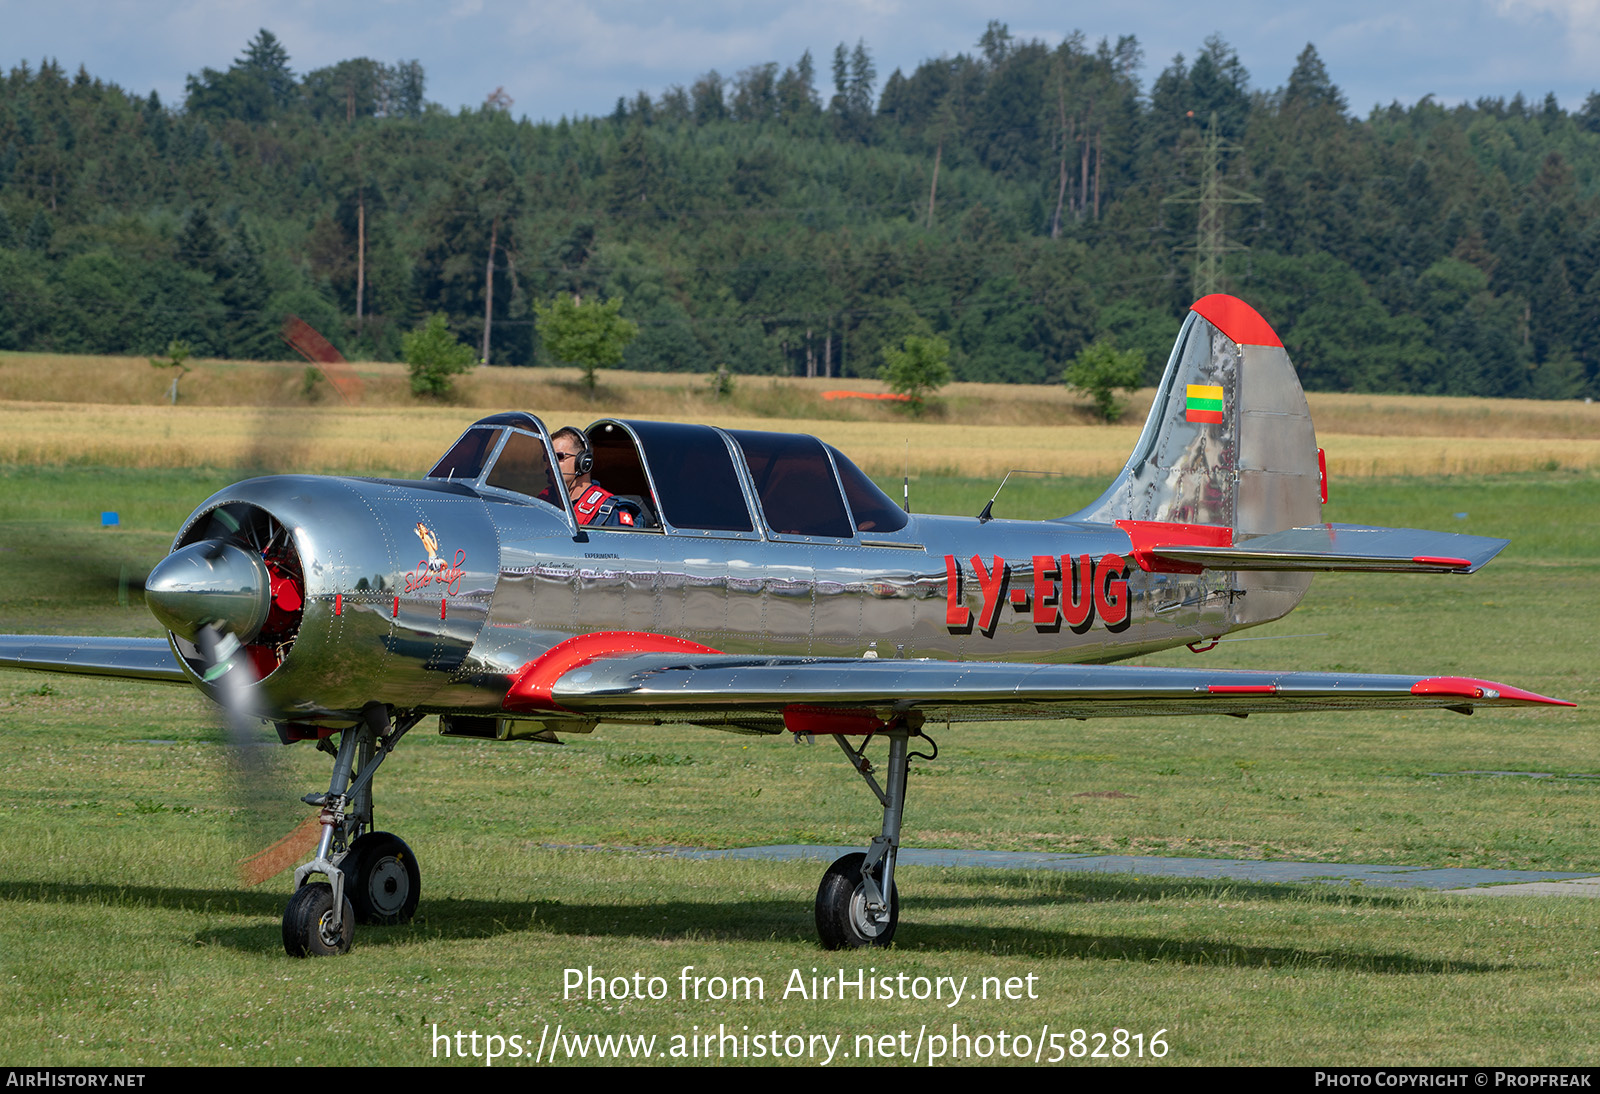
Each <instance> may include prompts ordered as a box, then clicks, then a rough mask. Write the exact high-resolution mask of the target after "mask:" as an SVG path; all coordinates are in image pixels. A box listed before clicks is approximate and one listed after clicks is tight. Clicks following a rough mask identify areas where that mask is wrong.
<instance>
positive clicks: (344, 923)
mask: <svg viewBox="0 0 1600 1094" xmlns="http://www.w3.org/2000/svg"><path fill="white" fill-rule="evenodd" d="M421 720H422V716H421V715H420V714H416V713H408V714H406V715H404V716H402V717H401V718H400V720H399V721H398V722H396V723H394V724H393V725H391V723H390V721H389V710H388V708H387V707H384V706H381V705H379V704H376V703H374V704H370V705H369V706H368V707H367V708H366V710H364V711H362V718H361V721H360V722H359V723H358V724H356V725H355V726H352V727H351V728H349V729H347V730H345V731H343V733H341V734H340V736H339V751H338V754H337V756H336V757H335V758H334V761H333V778H332V779H331V780H330V782H329V783H328V792H327V793H326V794H319V795H307V798H306V800H307V803H308V804H311V805H320V806H321V807H322V816H321V821H322V839H321V841H320V842H319V843H318V844H317V853H316V856H315V857H314V858H313V859H312V860H311V861H310V862H308V863H306V864H304V865H303V866H301V867H300V868H299V869H297V870H295V872H294V884H295V893H294V896H293V897H291V898H290V899H289V905H288V907H287V908H285V909H284V912H283V948H284V950H285V952H287V953H288V954H289V956H290V957H327V956H332V955H334V954H341V953H345V952H346V951H348V950H349V949H350V941H351V938H352V936H353V935H354V934H355V924H356V922H357V921H358V920H359V921H360V922H362V923H366V924H379V925H386V926H393V925H395V924H400V923H408V922H410V920H411V917H412V916H413V915H414V914H416V910H417V899H418V897H420V896H421V894H422V872H421V870H420V869H419V868H418V866H417V859H416V856H415V855H413V854H412V853H411V848H409V847H407V846H406V844H405V841H404V840H402V839H400V837H398V836H395V835H391V834H390V833H388V832H374V831H373V830H372V779H373V776H374V775H376V774H377V771H378V767H379V766H380V765H381V764H382V763H383V761H384V759H385V758H386V757H387V756H388V755H389V753H390V752H392V751H394V747H395V745H397V744H398V743H399V742H400V738H401V737H403V736H405V734H406V732H407V731H408V730H409V729H411V727H412V726H414V725H416V724H417V723H418V722H419V721H421ZM352 775H353V776H354V777H352ZM313 874H321V875H322V876H324V877H326V878H327V879H328V880H327V881H319V882H309V879H310V877H311V875H313Z"/></svg>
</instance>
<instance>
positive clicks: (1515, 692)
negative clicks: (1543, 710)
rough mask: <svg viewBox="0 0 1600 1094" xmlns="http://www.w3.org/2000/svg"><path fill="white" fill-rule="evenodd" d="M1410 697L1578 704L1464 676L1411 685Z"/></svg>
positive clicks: (1438, 677)
mask: <svg viewBox="0 0 1600 1094" xmlns="http://www.w3.org/2000/svg"><path fill="white" fill-rule="evenodd" d="M1411 694H1412V695H1452V696H1460V697H1461V698H1463V699H1489V700H1493V699H1500V700H1510V701H1511V702H1515V703H1545V704H1547V705H1549V706H1555V707H1575V706H1577V705H1578V704H1577V703H1572V702H1568V701H1567V700H1565V699H1552V698H1550V697H1549V696H1548V695H1539V694H1537V693H1536V692H1532V691H1524V690H1523V689H1522V688H1514V687H1511V686H1510V685H1508V684H1497V683H1495V682H1494V681H1493V680H1473V679H1471V678H1470V677H1466V676H1432V677H1429V678H1428V679H1426V680H1418V681H1417V682H1416V683H1415V684H1412V685H1411Z"/></svg>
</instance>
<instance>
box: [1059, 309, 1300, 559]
mask: <svg viewBox="0 0 1600 1094" xmlns="http://www.w3.org/2000/svg"><path fill="white" fill-rule="evenodd" d="M1069 519H1072V520H1092V521H1099V522H1104V523H1110V522H1111V521H1116V520H1151V521H1172V522H1176V523H1182V524H1214V525H1222V526H1225V527H1228V528H1232V529H1233V530H1234V533H1235V537H1236V538H1242V537H1247V536H1256V535H1264V534H1266V533H1268V532H1277V531H1281V530H1283V529H1285V528H1295V527H1299V526H1301V525H1305V524H1315V523H1316V522H1317V521H1318V520H1319V519H1321V476H1320V473H1319V471H1318V466H1317V438H1316V433H1315V431H1314V430H1313V429H1312V428H1311V412H1310V410H1309V409H1308V408H1307V406H1306V397H1305V393H1304V392H1303V391H1301V389H1300V379H1299V377H1298V376H1296V375H1295V371H1294V366H1293V365H1292V364H1290V362H1289V355H1288V353H1286V352H1285V351H1284V348H1283V343H1282V342H1280V341H1279V340H1278V336H1277V335H1276V334H1274V333H1273V332H1272V328H1271V327H1270V326H1268V325H1267V322H1266V320H1264V319H1262V318H1261V316H1260V315H1259V314H1257V313H1256V311H1255V309H1253V308H1252V307H1250V305H1248V304H1246V303H1245V302H1244V301H1242V300H1239V299H1236V298H1235V297H1232V296H1223V295H1220V294H1218V295H1214V296H1207V297H1204V298H1203V299H1201V300H1198V301H1196V302H1195V304H1194V306H1193V307H1192V308H1191V309H1190V310H1189V317H1188V319H1187V320H1186V321H1185V323H1184V325H1183V329H1182V330H1181V331H1180V332H1179V333H1178V341H1177V343H1176V344H1175V345H1174V346H1173V348H1172V356H1171V357H1170V358H1169V359H1168V361H1167V368H1166V372H1165V373H1164V374H1163V375H1162V377H1161V386H1160V387H1159V389H1157V391H1156V398H1155V402H1154V403H1153V404H1152V405H1151V407H1150V417H1149V419H1148V420H1146V422H1145V425H1144V431H1143V432H1142V433H1140V434H1139V442H1138V444H1137V445H1135V446H1134V451H1133V455H1132V456H1131V457H1130V458H1129V460H1128V463H1127V466H1125V467H1124V468H1123V469H1122V473H1121V474H1120V475H1119V476H1118V477H1117V480H1116V481H1115V482H1113V483H1112V484H1111V487H1110V488H1109V489H1108V490H1107V491H1106V492H1105V493H1104V494H1102V495H1101V496H1100V497H1099V499H1098V500H1096V501H1095V502H1094V503H1093V504H1092V505H1090V506H1089V507H1088V508H1086V509H1084V510H1082V511H1081V512H1078V513H1074V514H1073V515H1072V517H1071V518H1069Z"/></svg>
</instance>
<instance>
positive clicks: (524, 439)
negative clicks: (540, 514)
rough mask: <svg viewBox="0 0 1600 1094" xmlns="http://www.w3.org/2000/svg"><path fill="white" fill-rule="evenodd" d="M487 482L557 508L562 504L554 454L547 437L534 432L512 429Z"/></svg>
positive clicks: (489, 484)
mask: <svg viewBox="0 0 1600 1094" xmlns="http://www.w3.org/2000/svg"><path fill="white" fill-rule="evenodd" d="M484 482H485V484H486V485H488V486H496V487H499V488H500V489H501V490H514V491H516V492H517V493H518V494H526V495H527V496H528V497H530V498H537V499H538V500H539V501H543V502H548V503H549V504H551V505H554V506H556V507H557V508H560V506H561V503H560V502H559V501H558V500H557V498H556V493H555V482H556V476H555V473H554V472H553V471H552V470H551V468H550V454H549V452H548V451H547V450H546V449H545V444H544V438H542V437H535V436H534V435H533V434H531V433H523V432H521V431H520V430H515V429H514V430H512V431H511V436H510V437H508V438H506V444H505V447H504V448H502V449H501V450H500V456H499V458H498V459H496V460H495V461H494V469H493V470H491V471H490V472H489V477H488V478H487V479H485V480H484Z"/></svg>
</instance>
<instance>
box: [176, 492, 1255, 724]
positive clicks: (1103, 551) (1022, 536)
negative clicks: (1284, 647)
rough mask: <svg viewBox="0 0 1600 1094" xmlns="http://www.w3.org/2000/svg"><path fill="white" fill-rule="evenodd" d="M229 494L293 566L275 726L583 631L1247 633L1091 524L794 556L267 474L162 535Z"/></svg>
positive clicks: (1007, 526) (905, 537)
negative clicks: (269, 519) (300, 585)
mask: <svg viewBox="0 0 1600 1094" xmlns="http://www.w3.org/2000/svg"><path fill="white" fill-rule="evenodd" d="M240 501H243V502H248V503H249V504H251V505H254V506H257V507H259V508H261V509H264V510H266V511H267V512H269V513H270V514H272V516H273V517H274V518H276V520H277V521H279V522H280V523H281V524H282V525H284V526H285V527H286V528H287V529H288V530H289V531H290V533H291V534H292V535H293V537H294V543H295V548H296V550H297V551H298V553H299V555H300V557H301V559H302V560H303V562H304V582H305V588H304V597H305V609H304V616H303V619H302V622H301V626H300V630H299V633H298V635H297V636H296V638H295V640H294V642H293V644H292V646H291V647H290V648H289V649H288V651H287V653H286V654H285V655H284V657H283V660H282V663H281V664H279V665H278V667H277V668H276V669H275V670H274V671H272V672H271V673H269V674H267V675H266V676H265V677H264V679H262V680H261V682H260V683H259V685H257V686H258V687H259V689H260V697H261V700H262V709H263V710H264V711H266V712H269V713H270V714H271V716H273V717H275V718H279V719H284V720H298V721H318V720H324V721H337V720H339V719H341V718H347V717H350V716H351V715H352V714H353V712H356V711H359V710H360V709H361V708H362V707H363V706H364V705H366V704H367V703H370V702H374V701H376V702H381V703H386V704H390V705H392V706H395V707H398V708H404V709H414V710H426V711H441V712H445V711H449V712H458V713H493V712H496V711H498V710H499V708H500V704H501V702H502V700H503V699H504V697H505V694H506V691H507V689H508V688H509V686H510V684H511V682H512V680H513V679H514V678H515V676H516V674H517V673H518V671H519V670H520V669H521V668H522V667H523V666H525V665H526V664H528V662H530V661H532V660H534V659H536V658H538V657H539V656H540V655H541V654H543V653H544V652H546V651H547V650H549V649H550V648H551V647H553V646H555V645H556V644H558V643H559V642H561V641H563V640H565V639H568V638H571V637H573V636H575V635H583V634H591V633H596V632H605V631H631V632H648V633H652V634H664V635H672V636H676V637H680V638H686V639H690V640H692V641H694V642H697V643H700V644H701V645H705V646H709V647H711V648H714V649H717V650H721V651H724V652H728V653H752V654H774V655H801V656H840V655H844V656H876V657H881V658H893V657H906V658H936V659H944V660H985V661H1036V662H1082V661H1110V660H1116V659H1119V658H1124V657H1129V656H1132V655H1135V654H1138V653H1141V652H1145V651H1148V650H1154V649H1160V648H1165V647H1169V646H1173V645H1178V644H1182V643H1188V642H1194V641H1196V640H1197V639H1203V638H1207V637H1210V636H1215V635H1218V634H1222V633H1225V632H1226V631H1227V630H1229V629H1230V628H1232V627H1235V626H1240V625H1246V624H1248V623H1253V622H1260V620H1257V619H1247V618H1244V617H1243V616H1242V615H1241V614H1240V613H1241V608H1240V606H1239V604H1238V601H1237V599H1236V597H1235V595H1233V591H1232V584H1231V576H1232V575H1229V574H1226V573H1215V572H1208V573H1205V574H1147V573H1144V572H1142V571H1140V570H1139V569H1138V568H1137V566H1135V565H1134V564H1133V561H1132V557H1131V554H1130V542H1129V539H1128V536H1127V535H1126V534H1125V533H1124V532H1123V531H1122V530H1120V529H1119V528H1117V527H1116V526H1115V525H1107V524H1098V523H1084V522H1073V521H1044V522H1028V521H1011V520H991V521H988V522H982V523H980V522H979V521H978V520H976V519H972V518H958V517H934V516H918V517H913V518H912V519H911V520H910V522H909V523H908V524H907V526H906V527H905V528H904V529H901V530H900V531H898V532H895V533H892V534H888V535H884V536H881V537H880V538H878V539H875V540H863V541H860V542H851V541H824V542H814V541H813V542H797V541H796V537H783V536H772V535H768V534H766V533H762V534H761V535H758V536H756V537H755V538H751V537H749V536H730V537H719V536H717V535H715V534H707V533H703V532H700V533H693V534H679V533H662V532H656V531H628V530H621V529H615V530H613V529H594V528H589V529H579V528H577V527H576V526H575V525H573V524H572V523H571V519H570V515H569V514H567V513H564V512H562V511H559V510H557V509H555V508H553V507H552V506H550V505H546V504H543V503H539V502H535V501H526V502H518V501H514V500H507V499H504V498H499V497H490V496H485V495H484V494H482V493H479V492H475V491H474V490H473V489H472V488H470V487H467V486H461V485H456V484H450V483H444V482H439V481H436V480H423V481H417V482H400V481H388V480H371V479H354V478H318V477H311V476H284V477H276V478H267V479H254V480H250V481H247V482H242V483H239V484H237V485H235V486H231V487H229V488H227V489H226V490H223V491H221V492H220V493H218V494H216V495H215V496H213V497H212V498H210V499H208V500H207V501H206V502H205V503H204V504H203V505H202V506H201V507H200V508H199V509H198V510H196V513H195V516H194V517H192V518H191V520H190V522H189V524H188V525H186V526H185V530H184V531H183V532H180V534H179V537H178V542H182V541H183V539H184V537H185V535H186V534H188V531H189V529H190V528H191V527H192V526H194V524H195V522H197V521H199V520H202V519H204V518H205V516H206V515H207V514H208V513H210V512H211V511H213V510H214V509H216V508H218V507H219V506H222V505H224V504H229V503H235V502H240ZM1041 571H1043V573H1042V574H1041ZM1080 575H1081V577H1080ZM952 578H954V581H955V587H954V590H952ZM1075 582H1076V583H1077V587H1076V588H1075V587H1074V586H1075ZM1096 597H1098V598H1099V599H1098V603H1096V600H1095V598H1096ZM1074 603H1076V604H1077V605H1079V610H1078V612H1076V613H1074V611H1073V610H1072V608H1073V605H1074ZM1086 610H1087V618H1083V616H1084V614H1085V611H1086ZM1074 623H1076V626H1074ZM197 682H198V680H197Z"/></svg>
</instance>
